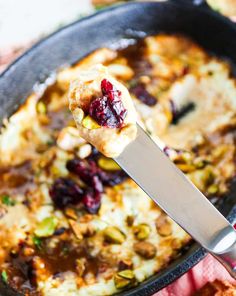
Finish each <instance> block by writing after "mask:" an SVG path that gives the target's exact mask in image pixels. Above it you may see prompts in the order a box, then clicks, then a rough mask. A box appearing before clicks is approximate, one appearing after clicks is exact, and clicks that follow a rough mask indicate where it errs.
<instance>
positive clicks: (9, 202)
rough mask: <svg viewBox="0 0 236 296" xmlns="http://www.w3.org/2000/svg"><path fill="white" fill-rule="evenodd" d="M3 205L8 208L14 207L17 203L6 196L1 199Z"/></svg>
mask: <svg viewBox="0 0 236 296" xmlns="http://www.w3.org/2000/svg"><path fill="white" fill-rule="evenodd" d="M1 199H2V203H3V204H4V205H6V206H14V205H15V204H16V202H15V201H14V200H12V199H11V198H10V196H9V195H7V194H5V195H3V196H2V197H1Z"/></svg>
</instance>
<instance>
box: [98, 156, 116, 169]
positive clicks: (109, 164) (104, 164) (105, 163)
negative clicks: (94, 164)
mask: <svg viewBox="0 0 236 296" xmlns="http://www.w3.org/2000/svg"><path fill="white" fill-rule="evenodd" d="M98 165H99V167H100V168H101V169H104V170H107V171H117V170H120V167H119V166H118V164H117V163H116V162H115V161H114V160H113V159H111V158H107V157H103V156H102V157H100V158H99V160H98Z"/></svg>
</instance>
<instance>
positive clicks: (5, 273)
mask: <svg viewBox="0 0 236 296" xmlns="http://www.w3.org/2000/svg"><path fill="white" fill-rule="evenodd" d="M1 276H2V280H3V282H4V283H7V281H8V275H7V272H6V270H3V271H2V273H1Z"/></svg>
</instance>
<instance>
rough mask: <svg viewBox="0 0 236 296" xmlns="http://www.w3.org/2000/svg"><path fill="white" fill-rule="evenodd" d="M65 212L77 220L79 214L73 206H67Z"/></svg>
mask: <svg viewBox="0 0 236 296" xmlns="http://www.w3.org/2000/svg"><path fill="white" fill-rule="evenodd" d="M65 214H66V216H67V217H69V218H71V219H73V220H77V218H78V216H77V214H76V211H75V210H74V209H71V208H67V209H66V210H65Z"/></svg>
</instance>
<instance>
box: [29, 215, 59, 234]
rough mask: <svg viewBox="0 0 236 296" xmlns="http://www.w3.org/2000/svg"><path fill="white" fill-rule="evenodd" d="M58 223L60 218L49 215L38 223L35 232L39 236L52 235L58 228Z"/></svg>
mask: <svg viewBox="0 0 236 296" xmlns="http://www.w3.org/2000/svg"><path fill="white" fill-rule="evenodd" d="M57 223H58V220H57V219H56V218H55V217H47V218H45V219H43V220H42V221H41V222H40V223H39V224H38V225H37V227H36V229H35V231H34V233H35V235H36V236H38V237H47V236H51V235H52V234H53V233H54V231H55V229H56V226H57Z"/></svg>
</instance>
